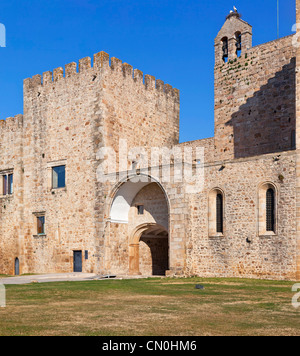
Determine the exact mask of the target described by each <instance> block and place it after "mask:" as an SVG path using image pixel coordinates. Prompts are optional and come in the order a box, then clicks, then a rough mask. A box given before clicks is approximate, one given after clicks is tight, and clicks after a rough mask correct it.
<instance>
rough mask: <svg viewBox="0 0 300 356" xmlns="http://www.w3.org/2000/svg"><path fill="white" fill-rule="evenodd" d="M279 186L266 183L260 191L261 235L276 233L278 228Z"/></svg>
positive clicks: (259, 225) (259, 222) (259, 215)
mask: <svg viewBox="0 0 300 356" xmlns="http://www.w3.org/2000/svg"><path fill="white" fill-rule="evenodd" d="M277 199H278V198H277V188H276V186H275V185H274V184H273V183H264V184H262V185H261V186H260V187H259V192H258V219H259V221H258V227H259V235H260V236H264V235H274V234H276V230H277V226H276V224H277V218H276V216H277Z"/></svg>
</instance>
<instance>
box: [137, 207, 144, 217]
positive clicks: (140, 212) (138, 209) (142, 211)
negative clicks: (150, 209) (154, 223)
mask: <svg viewBox="0 0 300 356" xmlns="http://www.w3.org/2000/svg"><path fill="white" fill-rule="evenodd" d="M137 211H138V215H144V211H145V209H144V205H138V206H137Z"/></svg>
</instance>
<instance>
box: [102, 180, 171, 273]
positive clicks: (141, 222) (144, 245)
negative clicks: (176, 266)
mask: <svg viewBox="0 0 300 356" xmlns="http://www.w3.org/2000/svg"><path fill="white" fill-rule="evenodd" d="M109 222H110V223H111V224H112V226H114V228H113V229H111V231H114V235H113V236H111V238H113V239H115V240H116V242H117V244H118V246H119V251H120V246H123V247H122V251H126V250H127V251H128V252H127V253H128V255H127V258H128V261H127V263H126V262H125V260H124V262H125V263H126V264H127V268H128V269H127V271H126V273H129V274H130V275H145V276H146V275H147V276H149V275H166V272H167V271H168V270H169V199H168V196H167V194H166V191H165V189H164V188H163V187H162V185H161V184H160V182H158V181H156V180H154V179H152V178H151V179H150V180H149V181H148V182H145V181H144V182H137V183H133V182H132V180H128V181H125V182H122V183H121V184H119V185H118V187H117V189H115V190H114V194H113V196H112V201H111V205H110V218H109ZM126 225H127V226H126ZM122 226H123V227H122ZM121 229H122V231H123V233H121ZM125 230H127V231H128V235H127V248H126V247H125V246H124V242H125V241H124V240H123V238H122V236H124V231H125ZM119 231H120V233H119ZM122 241H123V242H122ZM117 253H118V252H117V251H115V250H113V251H112V254H114V256H116V255H117ZM124 257H125V259H127V258H126V256H124ZM119 261H120V263H121V265H122V266H124V262H123V259H122V258H121V260H120V259H119ZM121 265H119V266H121ZM114 266H115V267H114V269H113V270H116V271H121V270H122V269H123V267H120V268H119V267H118V266H117V265H116V264H115V265H114ZM124 267H125V266H124ZM123 270H124V269H123ZM124 272H125V271H124Z"/></svg>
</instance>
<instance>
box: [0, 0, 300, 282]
mask: <svg viewBox="0 0 300 356" xmlns="http://www.w3.org/2000/svg"><path fill="white" fill-rule="evenodd" d="M296 2H297V20H298V23H300V0H297V1H296ZM298 27H299V28H298V32H297V33H296V34H293V35H291V36H288V37H285V38H281V39H278V40H275V41H272V42H269V43H265V44H262V45H259V46H256V47H252V27H251V26H250V25H249V24H248V23H247V22H245V21H244V20H242V18H241V16H240V14H239V13H238V12H231V13H230V14H229V15H228V16H227V18H226V21H225V23H224V25H223V27H222V28H221V30H220V32H219V33H218V35H217V37H216V39H215V68H214V71H215V135H214V137H212V138H208V139H204V140H199V141H194V142H186V143H182V144H179V105H180V104H179V91H178V90H177V89H174V88H172V87H171V86H170V85H168V84H164V82H163V81H161V80H156V79H155V78H154V77H152V76H150V75H145V76H144V75H143V73H142V72H141V71H140V70H137V69H136V70H133V68H132V67H131V66H130V65H129V64H126V63H122V62H121V61H120V60H119V59H117V58H109V55H108V54H106V53H104V52H100V53H98V54H96V55H94V58H93V65H92V64H91V58H84V59H82V60H80V61H79V69H78V70H77V64H76V63H70V64H68V65H66V66H65V69H63V68H57V69H55V70H54V72H53V73H52V72H46V73H44V74H43V76H41V75H35V76H34V77H33V78H29V79H25V81H24V114H23V115H18V116H16V117H14V118H8V119H7V120H5V121H1V122H0V133H1V141H0V145H1V146H0V274H20V273H59V272H73V271H76V272H94V273H98V274H101V275H108V274H110V275H139V274H140V275H145V276H150V275H168V276H174V275H178V276H180V275H184V276H191V275H199V276H203V277H211V276H218V277H250V278H272V279H291V280H295V279H300V153H299V152H300V151H299V145H300V126H299V125H300V42H298V38H299V37H300V26H298ZM120 140H127V141H126V144H127V148H128V150H130V149H132V148H135V147H143V148H144V149H145V150H146V151H147V152H148V151H149V149H150V148H151V147H158V148H160V147H166V148H169V149H176V148H181V149H183V148H194V149H195V148H196V147H203V148H204V160H203V162H202V163H201V162H200V163H199V162H198V161H197V160H195V161H194V162H193V166H192V168H193V169H194V170H195V169H196V167H197V165H199V164H202V167H203V169H204V178H203V187H202V189H201V190H200V191H196V192H193V193H191V192H190V191H188V189H187V188H188V183H185V181H184V180H183V181H181V182H178V181H177V182H175V180H174V179H172V177H173V178H174V175H175V172H176V169H177V168H176V164H175V163H176V162H175V161H173V162H172V164H171V168H170V175H171V178H170V180H169V181H167V182H165V181H163V180H161V179H159V177H160V175H159V177H158V178H155V177H154V176H152V175H151V172H150V173H145V172H146V171H147V170H146V169H145V168H147V167H145V166H142V165H141V166H139V167H140V168H139V169H136V167H137V166H136V161H135V160H134V159H133V160H130V159H128V160H127V161H126V164H127V167H125V168H124V165H122V167H121V165H120V155H119V154H121V153H122V152H121V150H120ZM104 147H110V148H111V149H113V150H114V151H115V152H116V155H118V157H119V160H118V162H117V163H118V166H117V167H118V168H117V172H118V173H117V174H116V180H115V181H114V182H113V181H106V182H103V181H99V179H98V173H99V166H101V164H102V163H103V162H104V161H105V157H104V156H103V155H102V156H101V154H99V150H100V149H101V148H104ZM160 162H161V161H160ZM156 168H157V171H158V172H161V171H162V169H163V164H162V163H160V164H159V165H158V166H157V167H156ZM148 172H149V170H148ZM141 177H143V179H142V180H139V179H136V178H141ZM151 177H152V178H151ZM132 178H135V179H136V181H133V179H132ZM146 178H147V179H146ZM148 178H149V179H148Z"/></svg>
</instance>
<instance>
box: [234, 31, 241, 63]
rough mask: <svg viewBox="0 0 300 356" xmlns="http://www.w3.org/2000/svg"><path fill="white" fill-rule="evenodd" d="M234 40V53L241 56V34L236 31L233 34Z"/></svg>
mask: <svg viewBox="0 0 300 356" xmlns="http://www.w3.org/2000/svg"><path fill="white" fill-rule="evenodd" d="M235 40H236V44H235V46H236V55H237V56H238V57H240V56H241V54H242V34H241V33H240V32H236V34H235Z"/></svg>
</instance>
